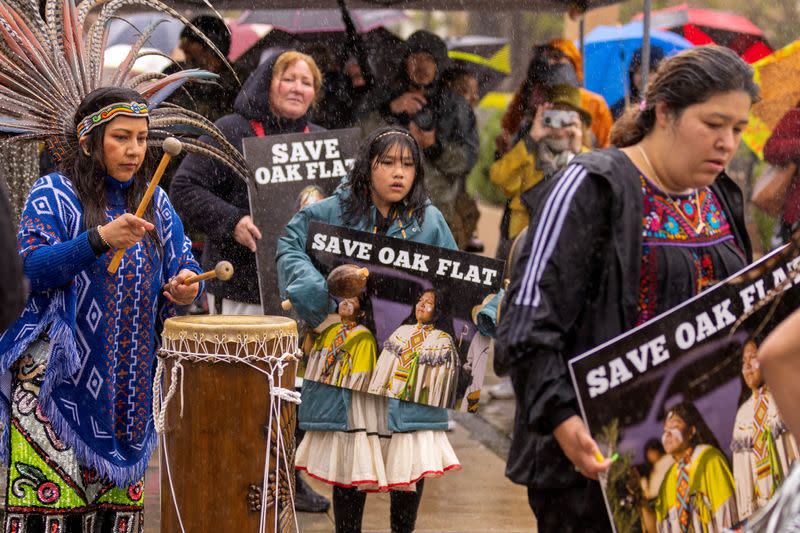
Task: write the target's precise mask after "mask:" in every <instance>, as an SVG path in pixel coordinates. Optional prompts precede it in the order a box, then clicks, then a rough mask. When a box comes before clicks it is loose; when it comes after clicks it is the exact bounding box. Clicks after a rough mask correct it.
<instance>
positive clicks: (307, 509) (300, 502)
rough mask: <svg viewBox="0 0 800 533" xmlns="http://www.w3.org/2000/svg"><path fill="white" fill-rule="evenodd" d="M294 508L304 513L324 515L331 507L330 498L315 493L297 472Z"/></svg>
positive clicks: (295, 476)
mask: <svg viewBox="0 0 800 533" xmlns="http://www.w3.org/2000/svg"><path fill="white" fill-rule="evenodd" d="M294 479H295V494H294V508H295V509H296V510H298V511H301V512H304V513H324V512H325V511H327V510H328V507H330V506H331V502H329V501H328V498H326V497H325V496H323V495H322V494H318V493H316V492H314V489H312V488H311V487H310V486H309V484H308V483H306V482H305V480H304V479H303V477H302V476H301V475H300V473H298V472H295V475H294Z"/></svg>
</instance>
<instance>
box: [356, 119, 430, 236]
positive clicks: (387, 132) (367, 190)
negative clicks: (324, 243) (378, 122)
mask: <svg viewBox="0 0 800 533" xmlns="http://www.w3.org/2000/svg"><path fill="white" fill-rule="evenodd" d="M395 146H399V147H400V150H401V151H402V154H403V155H405V154H406V153H410V154H411V158H412V159H413V160H414V170H415V171H416V173H415V175H414V183H413V184H412V185H411V190H410V191H409V193H408V194H407V195H406V197H405V198H404V199H403V200H402V201H401V202H398V204H396V205H394V206H393V209H396V210H399V212H400V213H402V215H403V216H407V215H408V216H409V217H410V218H413V219H416V220H417V222H418V223H419V224H420V225H422V223H423V222H424V221H425V206H426V204H427V202H428V192H427V191H426V189H425V170H424V169H423V166H422V152H421V150H420V148H419V145H418V144H417V141H415V140H414V138H413V137H412V136H411V134H410V133H409V132H408V130H407V129H405V128H402V127H400V126H385V127H382V128H378V129H376V130H375V131H373V132H372V133H370V134H369V136H368V137H367V139H366V140H365V141H364V142H363V143H362V144H361V146H360V147H359V149H358V153H357V155H356V159H355V162H354V163H353V169H352V170H351V171H350V175H349V177H348V180H347V184H346V187H347V188H348V189H349V192H350V194H349V195H346V197H345V198H344V199H343V200H342V204H343V205H342V208H343V209H342V211H343V213H342V214H343V219H344V223H345V224H347V225H351V226H353V225H356V224H358V223H359V222H360V221H362V220H363V219H364V218H365V217H367V216H369V213H370V208H371V207H372V170H373V168H375V165H376V164H377V162H378V160H379V159H380V158H381V157H383V156H384V155H386V154H387V153H388V152H389V150H391V149H392V148H394V147H395Z"/></svg>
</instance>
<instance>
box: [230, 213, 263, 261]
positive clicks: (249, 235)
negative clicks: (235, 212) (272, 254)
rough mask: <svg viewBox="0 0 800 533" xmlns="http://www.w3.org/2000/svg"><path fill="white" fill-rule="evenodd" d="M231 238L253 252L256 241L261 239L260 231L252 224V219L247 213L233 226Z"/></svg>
mask: <svg viewBox="0 0 800 533" xmlns="http://www.w3.org/2000/svg"><path fill="white" fill-rule="evenodd" d="M233 238H234V239H236V242H238V243H239V244H241V245H242V246H244V247H246V248H247V249H248V250H250V251H251V252H255V251H256V241H257V240H259V239H261V232H260V231H259V230H258V228H257V227H256V225H255V224H253V219H251V218H250V215H247V216H244V217H242V218H241V220H239V223H238V224H236V227H235V228H233Z"/></svg>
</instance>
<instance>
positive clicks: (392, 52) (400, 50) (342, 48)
mask: <svg viewBox="0 0 800 533" xmlns="http://www.w3.org/2000/svg"><path fill="white" fill-rule="evenodd" d="M361 36H362V40H363V43H364V47H365V49H366V53H367V57H368V58H369V63H370V66H371V69H372V72H373V75H374V76H375V77H376V81H378V82H379V83H388V82H389V80H390V78H391V74H393V73H394V72H395V71H396V69H397V66H398V65H399V62H400V60H401V59H402V57H403V54H404V53H405V44H404V42H403V40H402V39H400V38H399V37H398V36H396V35H395V34H393V33H392V32H390V31H389V30H387V29H386V28H383V27H378V28H375V29H373V30H370V31H368V32H367V33H363V34H361ZM346 41H347V36H346V34H345V32H344V31H340V32H323V33H298V34H292V33H287V32H285V31H283V30H277V29H273V30H272V31H270V32H269V33H267V34H266V35H265V36H264V37H262V38H261V39H260V40H259V41H258V42H257V43H256V44H254V45H253V46H252V47H251V48H250V49H249V50H247V52H245V53H243V54H242V55H241V56H239V57H238V58H237V59H236V62H235V63H234V65H233V66H234V69H235V70H236V73H237V75H238V76H239V78H240V79H242V80H244V79H246V78H247V76H248V75H249V74H250V73H251V72H252V71H253V70H255V68H256V67H257V66H258V65H259V63H260V62H261V58H262V54H263V52H264V51H265V50H269V49H274V48H283V49H291V48H295V49H300V50H305V51H309V47H310V46H312V45H313V46H316V47H320V46H321V47H324V48H325V49H326V51H327V52H328V53H330V54H331V56H332V57H334V58H342V57H345V56H346V55H347V42H346ZM312 55H313V54H312Z"/></svg>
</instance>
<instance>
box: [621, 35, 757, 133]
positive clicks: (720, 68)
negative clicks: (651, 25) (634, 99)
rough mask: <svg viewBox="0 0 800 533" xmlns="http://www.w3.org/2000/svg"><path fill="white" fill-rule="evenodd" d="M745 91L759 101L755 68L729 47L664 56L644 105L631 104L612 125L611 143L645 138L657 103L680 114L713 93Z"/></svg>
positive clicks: (699, 47) (649, 129)
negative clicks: (667, 57) (669, 56)
mask: <svg viewBox="0 0 800 533" xmlns="http://www.w3.org/2000/svg"><path fill="white" fill-rule="evenodd" d="M731 91H744V92H746V93H747V94H748V95H749V96H750V100H751V101H752V102H753V103H755V102H757V101H758V98H759V97H758V86H757V85H756V83H755V82H754V81H753V68H752V67H751V66H750V65H748V64H747V63H745V62H744V61H743V60H742V59H741V58H740V57H739V56H738V55H736V53H735V52H734V51H733V50H731V49H730V48H724V47H721V46H698V47H697V48H692V49H690V50H685V51H683V52H681V53H680V54H678V55H676V56H674V57H671V58H669V59H665V60H664V61H662V62H661V64H660V65H659V67H658V71H657V72H656V73H655V74H654V75H653V77H652V79H651V80H650V82H649V83H648V84H647V88H646V89H645V92H644V100H643V101H642V103H643V105H642V107H640V106H632V107H630V108H629V109H628V111H626V112H625V114H624V115H622V116H621V117H620V118H619V120H617V122H616V123H615V124H614V127H613V128H612V129H611V144H613V145H615V146H617V147H619V148H624V147H626V146H632V145H634V144H636V143H638V142H639V141H641V140H642V139H644V138H645V137H646V136H647V135H648V134H649V133H650V132H651V131H652V129H653V127H654V126H655V123H656V104H657V103H659V102H663V103H664V104H666V106H667V109H668V110H669V111H670V112H671V113H672V114H673V115H674V116H675V117H678V116H680V114H681V113H682V112H683V110H684V109H686V108H687V107H689V106H692V105H695V104H701V103H703V102H705V101H707V100H708V99H709V98H711V97H712V96H714V95H717V94H722V93H728V92H731Z"/></svg>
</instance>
